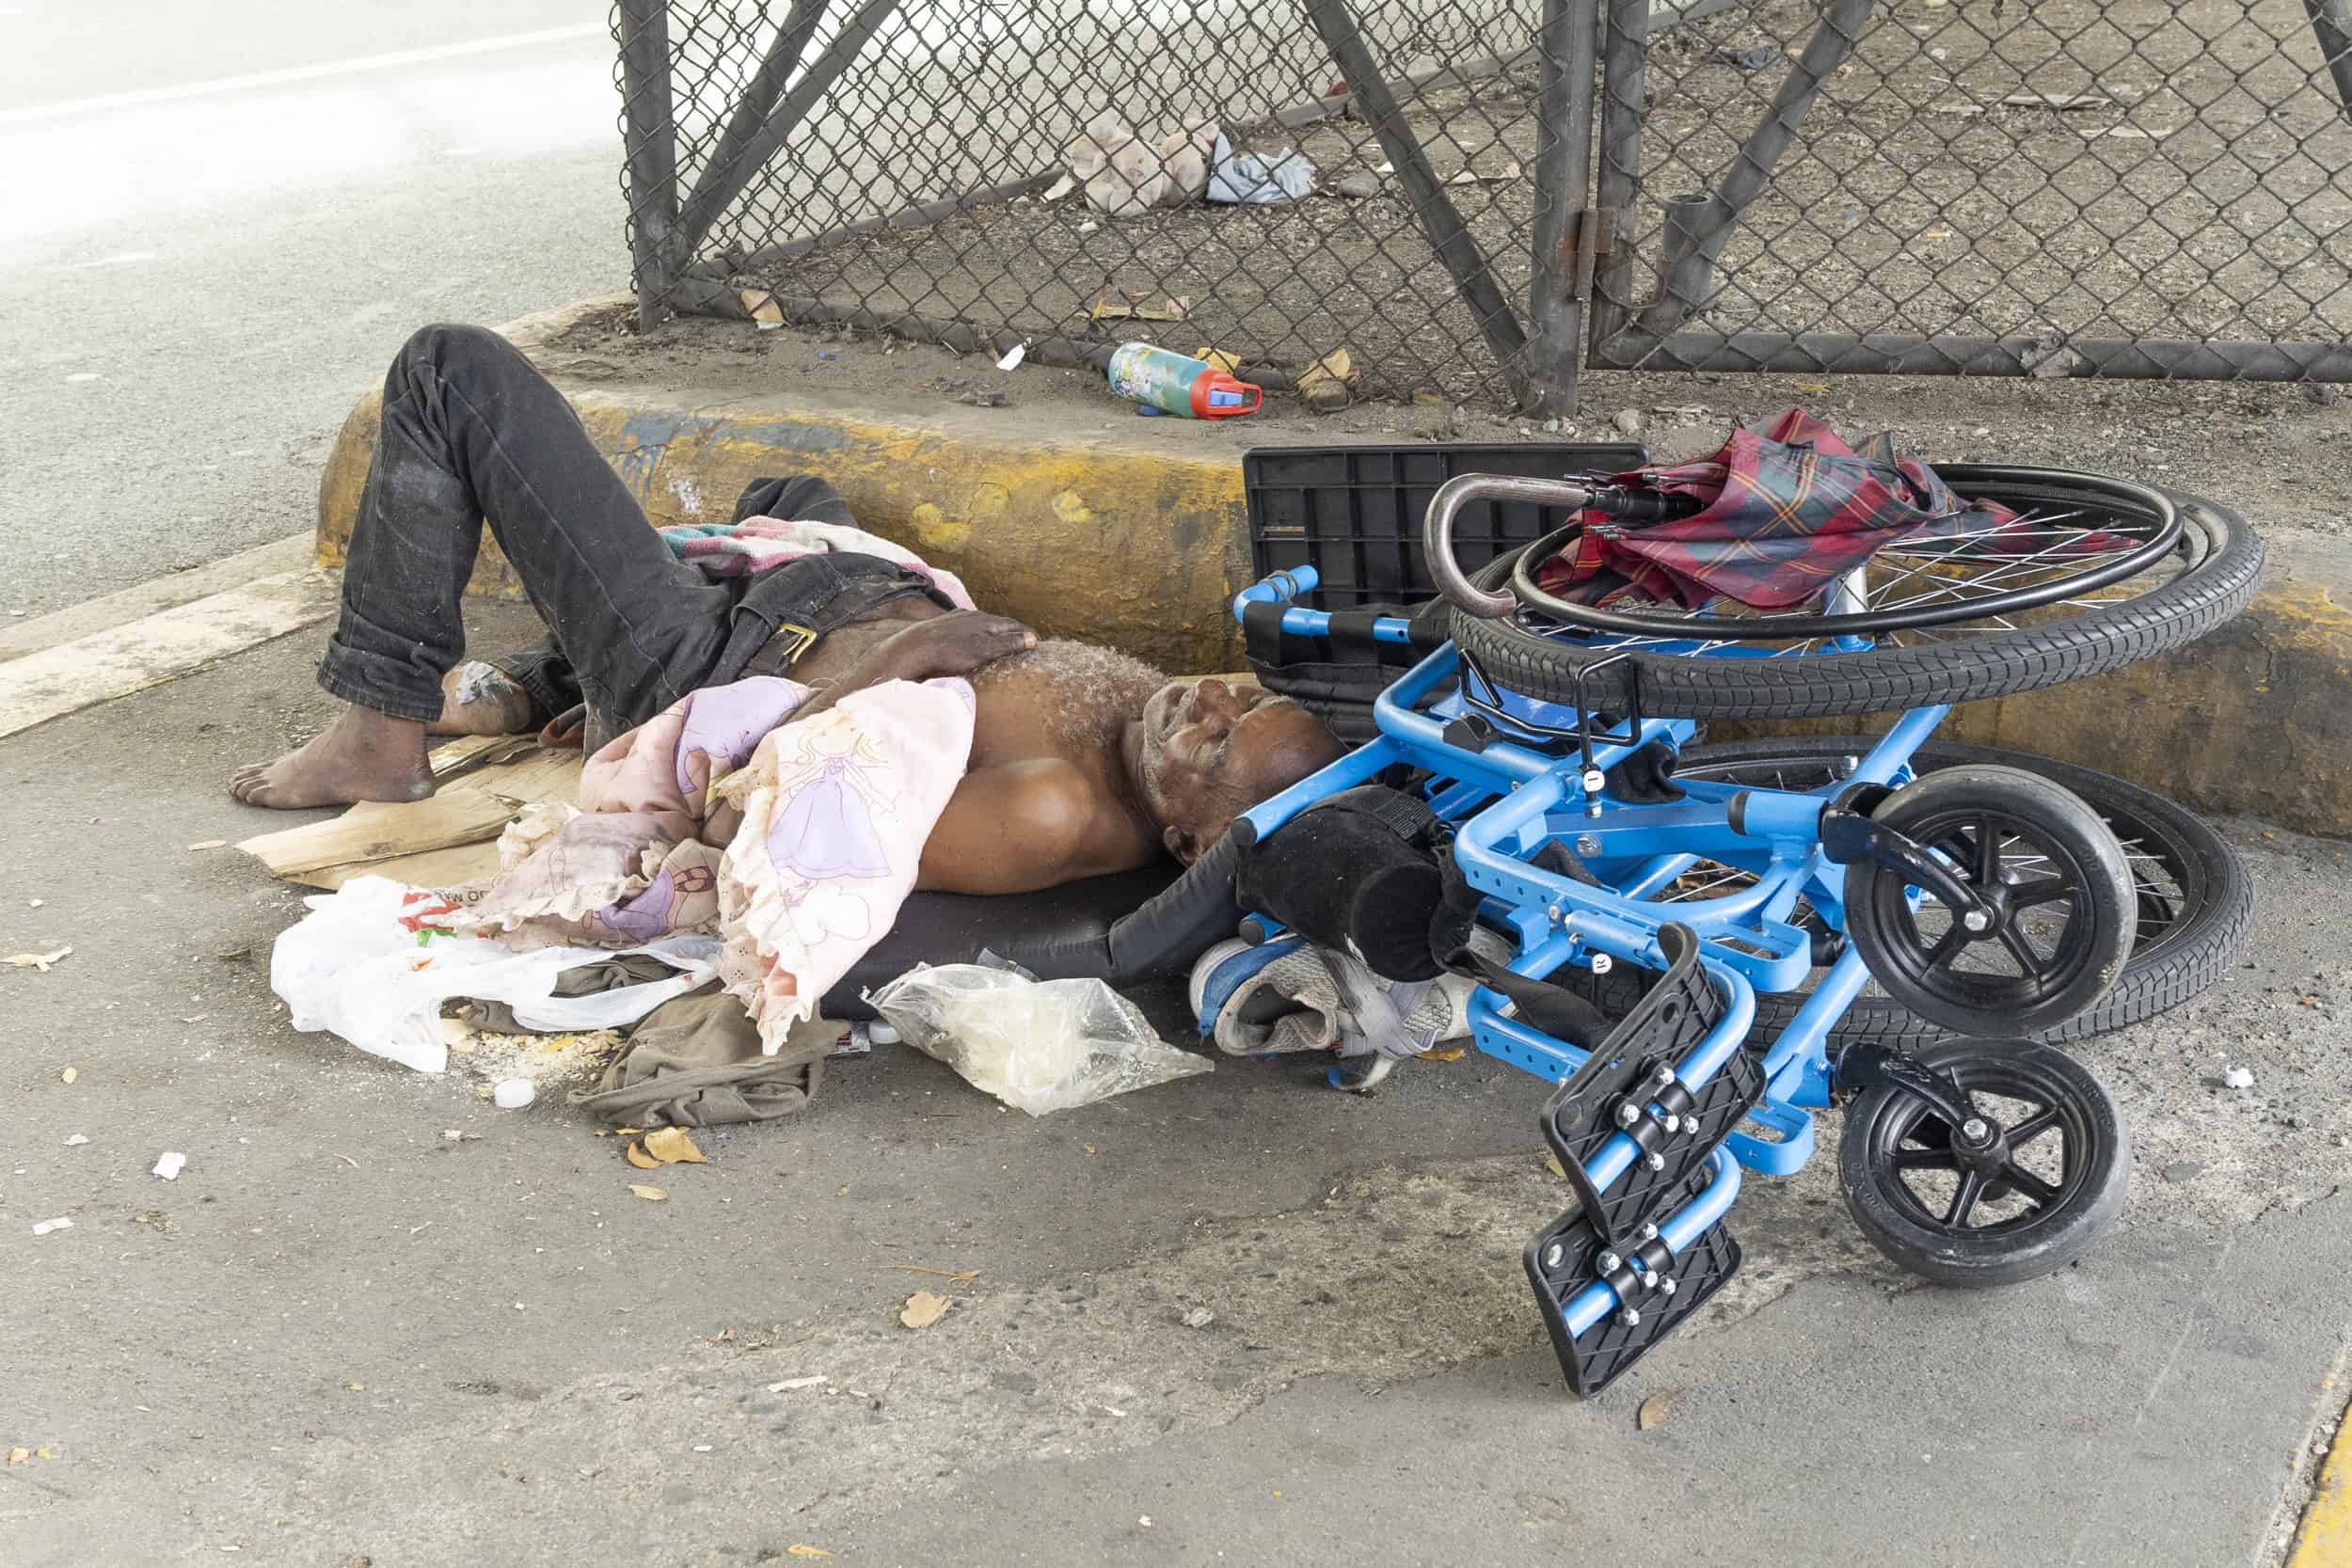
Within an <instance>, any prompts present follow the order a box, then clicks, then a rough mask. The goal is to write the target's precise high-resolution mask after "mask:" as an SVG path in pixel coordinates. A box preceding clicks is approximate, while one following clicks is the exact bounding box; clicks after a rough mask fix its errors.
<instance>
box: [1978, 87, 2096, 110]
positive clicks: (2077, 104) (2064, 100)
mask: <svg viewBox="0 0 2352 1568" xmlns="http://www.w3.org/2000/svg"><path fill="white" fill-rule="evenodd" d="M2001 102H2002V103H2006V104H2009V105H2010V106H2011V107H2014V108H2020V109H2057V110H2059V111H2061V112H2065V111H2069V110H2074V109H2104V108H2106V106H2107V105H2108V104H2110V103H2114V102H2115V100H2114V99H2112V98H2109V97H2108V96H2107V95H2106V93H2104V92H2012V93H2010V94H2009V95H2008V96H2007V97H2006V98H2003V99H2002V100H2001Z"/></svg>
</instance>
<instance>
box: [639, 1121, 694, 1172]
mask: <svg viewBox="0 0 2352 1568" xmlns="http://www.w3.org/2000/svg"><path fill="white" fill-rule="evenodd" d="M645 1152H646V1153H648V1154H650V1155H652V1156H653V1157H654V1158H655V1159H657V1160H659V1161H660V1162H661V1163H662V1164H665V1165H675V1164H689V1165H707V1164H710V1157H709V1156H708V1155H707V1154H705V1153H704V1152H703V1151H702V1150H701V1149H699V1148H695V1147H694V1140H693V1139H691V1138H690V1137H688V1136H687V1135H686V1129H685V1128H683V1127H659V1128H656V1129H655V1130H654V1131H652V1132H648V1133H646V1134H645Z"/></svg>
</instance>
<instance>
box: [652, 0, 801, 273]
mask: <svg viewBox="0 0 2352 1568" xmlns="http://www.w3.org/2000/svg"><path fill="white" fill-rule="evenodd" d="M831 8H832V0H792V9H791V12H790V14H788V15H787V16H786V17H785V19H784V23H783V24H782V25H781V26H779V27H778V28H777V29H776V36H775V38H774V39H773V40H771V41H770V43H769V45H768V53H767V54H766V55H762V56H761V57H760V61H759V69H758V70H757V71H755V72H753V73H752V79H751V80H750V81H748V82H746V83H744V84H743V94H742V96H741V97H739V98H738V99H737V100H736V101H735V107H734V108H733V109H732V110H731V111H729V113H728V115H727V123H726V129H725V130H723V131H722V132H720V133H719V145H718V146H717V147H716V148H715V149H713V150H712V151H711V154H710V156H709V157H708V158H707V160H705V161H704V164H703V167H702V172H701V173H700V174H699V175H697V176H696V177H695V181H694V191H693V196H695V197H699V196H700V195H701V194H702V191H703V188H704V187H705V186H707V185H710V184H713V183H715V182H718V181H720V180H724V179H728V178H731V177H732V176H733V175H734V174H735V172H736V170H737V168H738V167H739V166H742V165H743V151H744V149H745V148H747V147H749V146H750V145H751V141H752V138H753V137H754V136H755V135H758V134H759V129H760V127H761V126H762V125H764V124H766V123H767V120H768V115H769V112H770V111H771V110H772V109H773V108H774V107H775V106H776V100H777V98H778V97H780V96H781V95H782V94H783V92H784V88H785V85H786V84H787V82H789V81H791V79H792V72H793V71H795V70H796V69H797V68H798V67H799V66H800V63H801V56H802V55H805V54H807V53H808V46H809V43H810V41H811V40H814V39H815V38H816V37H817V29H818V27H819V26H821V25H822V24H823V23H824V20H825V12H826V11H828V10H829V9H831ZM763 161H764V160H763ZM757 167H758V165H756V164H755V165H751V166H748V167H744V168H743V177H744V179H746V180H748V179H749V178H750V177H751V175H752V173H753V172H754V171H755V170H756V169H757ZM730 196H732V193H730ZM690 199H691V198H690ZM718 210H719V209H717V208H714V209H712V212H713V214H714V215H716V214H717V212H718ZM701 240H702V234H701V233H700V232H699V231H697V232H696V233H695V235H694V243H696V244H699V243H700V242H701ZM693 259H694V258H693V256H692V255H691V252H681V253H680V254H679V255H678V256H677V258H676V261H678V263H679V264H681V265H683V264H684V263H685V262H687V261H692V260H693Z"/></svg>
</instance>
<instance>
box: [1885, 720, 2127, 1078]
mask: <svg viewBox="0 0 2352 1568" xmlns="http://www.w3.org/2000/svg"><path fill="white" fill-rule="evenodd" d="M1870 819H1871V820H1872V821H1873V822H1876V823H1879V824H1881V825H1883V826H1884V827H1887V828H1891V829H1893V830H1894V831H1895V832H1899V833H1902V834H1904V835H1905V836H1906V837H1908V838H1910V839H1911V840H1912V841H1913V842H1914V843H1915V844H1918V845H1920V846H1922V847H1925V848H1927V849H1930V850H1931V851H1934V852H1935V853H1936V854H1937V855H1939V856H1940V857H1941V858H1942V859H1943V860H1944V861H1945V862H1946V863H1947V864H1948V866H1949V867H1950V869H1951V871H1952V873H1953V875H1954V876H1956V877H1957V878H1958V879H1960V880H1961V881H1963V882H1964V883H1965V884H1967V886H1968V888H1969V890H1970V891H1971V892H1972V893H1974V894H1975V895H1976V896H1977V898H1978V899H1979V908H1977V909H1973V910H1969V911H1965V912H1964V913H1955V912H1954V911H1952V910H1950V909H1948V908H1947V907H1946V906H1945V905H1944V904H1943V903H1942V902H1941V901H1940V900H1938V899H1937V898H1936V897H1934V896H1933V895H1925V896H1922V897H1921V898H1920V899H1919V902H1918V907H1917V908H1913V906H1912V903H1911V900H1910V898H1909V895H1908V894H1907V892H1906V889H1907V887H1908V885H1909V884H1908V883H1907V882H1906V880H1905V879H1904V876H1903V873H1902V872H1901V871H1900V870H1898V869H1896V868H1894V867H1892V866H1889V865H1884V864H1880V863H1875V862H1869V861H1863V862H1857V863H1854V864H1852V865H1850V866H1848V867H1847V868H1846V931H1847V935H1848V936H1849V937H1850V938H1851V940H1852V942H1853V944H1854V946H1855V947H1856V948H1857V949H1859V950H1860V952H1861V954H1862V957H1863V959H1864V961H1865V962H1867V964H1868V965H1869V966H1870V974H1871V975H1872V977H1873V978H1874V979H1876V980H1877V981H1878V983H1879V985H1880V986H1881V987H1882V988H1883V989H1884V990H1885V991H1886V993H1887V995H1889V996H1891V997H1893V998H1894V999H1895V1000H1896V1001H1898V1002H1899V1003H1901V1004H1902V1005H1903V1006H1906V1007H1908V1008H1910V1009H1911V1010H1912V1011H1913V1012H1915V1013H1917V1014H1918V1015H1919V1016H1921V1017H1922V1018H1926V1019H1929V1020H1931V1021H1932V1022H1936V1023H1939V1024H1941V1025H1943V1026H1944V1027H1945V1028H1947V1029H1949V1030H1951V1031H1952V1032H1953V1033H1954V1034H1959V1035H2019V1034H2035V1033H2039V1032H2041V1031H2042V1030H2045V1029H2051V1028H2055V1027H2057V1026H2058V1025H2060V1024H2062V1023H2064V1022H2066V1021H2067V1020H2068V1019H2071V1018H2073V1017H2074V1015H2075V1014H2077V1013H2079V1012H2081V1011H2082V1010H2083V1009H2084V1008H2086V1007H2088V1006H2090V1005H2091V1004H2093V1003H2095V1002H2097V1001H2098V1000H2099V998H2100V997H2101V996H2102V995H2104V994H2105V993H2106V990H2107V988H2108V987H2109V986H2111V985H2112V984H2114V982H2115V978H2116V976H2117V975H2119V974H2122V971H2123V964H2124V961H2125V960H2126V959H2128V958H2130V957H2131V951H2132V941H2133V936H2134V933H2135V932H2136V931H2137V926H2138V919H2139V916H2138V906H2137V901H2136V896H2135V894H2134V891H2133V880H2132V873H2131V865H2130V863H2129V862H2128V861H2126V860H2125V859H2124V856H2123V849H2122V845H2120V844H2118V843H2117V842H2116V838H2115V834H2114V832H2112V831H2110V830H2109V829H2108V827H2107V825H2106V822H2105V821H2103V820H2102V819H2101V818H2100V816H2099V814H2098V813H2097V812H2095V811H2093V810H2092V809H2091V808H2090V806H2088V805H2086V804H2085V803H2084V802H2083V801H2082V800H2080V799H2079V798H2078V797H2076V796H2075V795H2074V794H2073V793H2072V792H2071V791H2069V790H2067V789H2064V788H2062V787H2061V786H2059V785H2058V784H2053V783H2051V782H2050V781H2049V780H2047V779H2043V778H2041V777H2038V776H2036V775H2035V774H2032V773H2027V772H2026V771H2024V770H2023V769H2021V768H2003V767H1998V766H1995V765H1992V764H1976V765H1968V766H1963V767H1960V768H1938V769H1937V770H1936V771H1934V772H1932V773H1930V774H1927V775H1926V776H1924V777H1923V778H1921V779H1919V780H1918V781H1917V782H1915V783H1913V784H1905V785H1904V786H1903V787H1902V788H1900V789H1899V790H1897V791H1896V792H1895V793H1894V794H1893V795H1890V796H1888V797H1887V799H1886V800H1884V801H1883V803H1882V804H1881V805H1880V806H1879V807H1878V809H1877V810H1875V811H1873V812H1872V813H1871V814H1870Z"/></svg>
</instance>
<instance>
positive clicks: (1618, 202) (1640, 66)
mask: <svg viewBox="0 0 2352 1568" xmlns="http://www.w3.org/2000/svg"><path fill="white" fill-rule="evenodd" d="M1649 8H1650V0H1609V30H1608V34H1607V37H1606V38H1605V39H1604V40H1603V41H1602V43H1601V49H1600V56H1601V104H1600V175H1599V182H1598V189H1597V190H1596V191H1595V193H1594V198H1593V200H1594V205H1595V206H1596V207H1597V208H1598V210H1599V215H1598V221H1599V222H1600V223H1602V224H1604V225H1606V226H1607V227H1608V229H1609V230H1610V231H1611V232H1612V234H1613V235H1614V236H1615V243H1614V244H1613V245H1611V246H1610V248H1609V250H1608V253H1607V254H1606V255H1604V256H1602V257H1601V258H1600V260H1599V264H1598V265H1597V267H1596V268H1595V269H1594V272H1593V303H1592V307H1591V309H1590V310H1589V311H1588V312H1587V314H1588V316H1589V319H1590V321H1591V323H1592V343H1593V349H1594V353H1595V356H1596V358H1598V357H1599V351H1600V348H1601V345H1603V344H1604V343H1607V342H1608V341H1610V340H1611V339H1612V338H1614V337H1615V336H1616V335H1617V334H1618V333H1619V332H1621V331H1623V330H1624V329H1625V327H1626V325H1628V324H1629V323H1630V322H1631V321H1632V320H1633V263H1634V254H1633V246H1632V245H1631V243H1630V242H1631V240H1632V237H1633V223H1632V217H1633V202H1634V198H1635V197H1636V196H1637V195H1638V194H1639V193H1640V191H1641V188H1642V120H1643V119H1644V117H1645V113H1646V110H1645V107H1644V104H1643V103H1642V97H1643V94H1644V92H1645V90H1646V87H1647V78H1648V73H1649Z"/></svg>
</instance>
